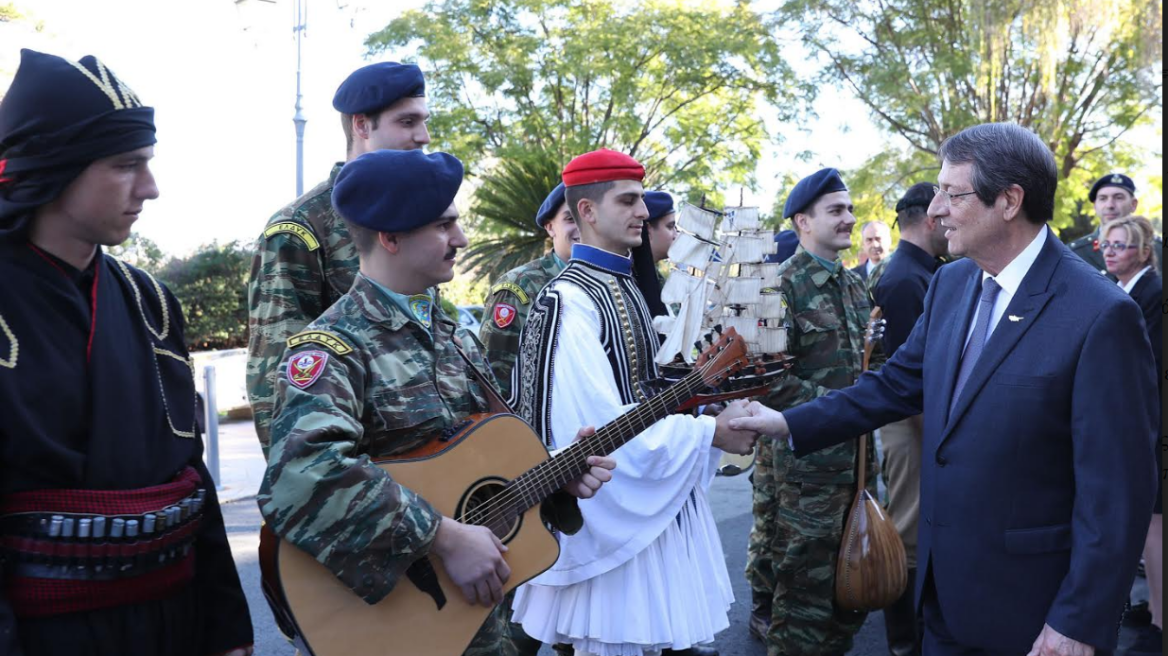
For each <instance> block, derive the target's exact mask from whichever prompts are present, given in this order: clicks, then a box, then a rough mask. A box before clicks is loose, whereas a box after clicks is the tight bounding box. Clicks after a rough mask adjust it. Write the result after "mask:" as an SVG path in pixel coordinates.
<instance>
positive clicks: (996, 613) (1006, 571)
mask: <svg viewBox="0 0 1168 656" xmlns="http://www.w3.org/2000/svg"><path fill="white" fill-rule="evenodd" d="M981 275H982V274H981V271H980V270H979V269H978V268H977V265H976V264H974V263H973V262H972V261H970V260H961V261H959V262H956V263H954V264H951V265H948V266H945V267H942V268H941V269H939V270H938V271H937V274H936V275H935V276H934V277H933V282H932V284H931V285H930V287H929V292H928V295H927V296H926V298H925V310H924V314H923V315H921V318H920V320H919V321H918V322H917V324H916V326H915V327H914V328H913V331H912V333H911V335H910V336H909V339H908V341H907V342H905V343H904V345H903V346H901V347H900V349H898V350H897V351H896V354H895V355H894V356H893V357H892V358H891V359H890V360H889V361H888V362H887V364H885V365H884V367H883V368H882V369H881V370H880V371H879V372H876V373H867V374H864V375H863V376H861V378H860V380H859V381H858V382H857V383H856V384H855V385H854V386H852V387H850V388H848V389H846V390H840V391H837V392H832V393H831V394H829V395H827V396H824V397H822V398H820V399H817V400H816V401H814V402H812V403H808V404H804V405H801V406H799V407H796V408H792V409H791V410H789V411H786V412H785V413H784V414H785V416H786V418H787V422H788V423H789V425H790V428H791V435H792V441H793V444H794V447H795V451H796V454H797V455H802V454H805V453H807V452H810V451H814V450H816V449H820V448H823V447H825V446H828V445H830V444H834V443H837V442H841V441H843V440H846V439H855V436H856V435H859V434H862V433H865V432H868V431H871V430H873V429H875V428H878V427H880V426H884V425H886V424H888V423H891V422H893V421H897V420H899V419H903V418H905V417H908V416H912V415H918V414H922V413H923V414H924V443H923V452H922V462H921V522H920V536H919V537H920V539H919V543H918V546H917V553H918V560H919V562H921V563H928V564H929V566H928V567H920V568H918V571H917V581H916V593H917V599H920V593H921V589H922V587H923V584H924V581H925V577H926V576H927V574H928V570H929V568H930V567H931V569H932V573H933V577H934V584H935V587H936V592H937V599H938V601H939V603H940V605H941V609H942V613H943V615H944V617H945V621H946V624H947V625H948V628H949V630H950V632H951V633H952V635H953V637H954V638H955V639H956V640H957V641H959V642H961V643H964V644H966V645H970V646H975V647H981V648H983V649H988V650H994V651H1005V652H1013V653H1018V654H1024V653H1026V652H1027V651H1029V649H1030V647H1031V645H1032V643H1033V641H1034V639H1035V638H1036V637H1038V634H1039V633H1040V632H1041V630H1042V626H1043V624H1044V623H1047V624H1050V625H1051V626H1052V627H1054V629H1055V630H1057V631H1059V632H1060V633H1062V634H1063V635H1066V636H1069V637H1071V638H1073V639H1075V640H1078V641H1081V642H1085V643H1088V644H1091V645H1094V646H1095V647H1097V648H1100V649H1114V648H1115V646H1116V636H1117V632H1118V626H1119V617H1120V612H1121V611H1122V608H1123V605H1124V601H1125V600H1126V599H1127V595H1128V590H1129V588H1130V587H1131V581H1132V578H1133V577H1134V575H1135V568H1136V564H1137V562H1138V561H1139V556H1140V552H1141V550H1142V547H1143V543H1144V536H1145V534H1146V533H1147V530H1148V529H1147V526H1148V521H1149V519H1150V517H1151V510H1152V499H1153V496H1152V495H1153V493H1154V492H1155V490H1156V481H1157V478H1158V476H1159V473H1158V472H1156V471H1154V469H1153V467H1154V464H1153V463H1154V462H1155V457H1154V450H1155V448H1156V441H1157V435H1158V432H1157V431H1158V428H1159V425H1158V424H1159V400H1158V399H1157V391H1156V380H1155V379H1156V377H1157V372H1156V370H1155V368H1154V365H1153V362H1152V350H1151V346H1150V345H1149V344H1148V337H1147V333H1146V331H1145V330H1144V325H1143V322H1142V321H1141V320H1140V310H1139V308H1138V307H1137V306H1136V304H1135V303H1134V302H1133V301H1132V300H1131V298H1129V297H1128V295H1127V294H1124V293H1123V290H1122V289H1120V288H1119V287H1118V286H1116V285H1115V283H1112V282H1110V281H1109V280H1107V279H1106V278H1104V277H1103V276H1100V275H1099V274H1098V273H1095V272H1094V271H1092V270H1091V268H1090V267H1089V266H1087V265H1086V264H1085V263H1083V261H1082V260H1081V259H1079V257H1077V256H1076V255H1075V254H1074V253H1072V252H1071V251H1070V250H1069V249H1067V248H1066V247H1065V246H1063V245H1062V244H1061V243H1060V242H1059V241H1058V240H1057V239H1056V238H1055V237H1054V235H1053V233H1048V236H1047V241H1046V243H1045V244H1044V246H1043V248H1042V251H1041V253H1040V254H1039V256H1038V259H1037V260H1036V261H1035V262H1034V264H1033V266H1032V267H1031V269H1030V271H1029V272H1028V273H1027V274H1026V277H1025V278H1024V279H1023V281H1022V284H1021V286H1020V287H1019V288H1018V292H1017V293H1016V294H1015V296H1014V298H1013V299H1012V300H1011V302H1010V305H1009V306H1008V307H1007V309H1006V312H1005V314H1004V315H1003V316H1002V319H1001V321H1000V322H999V323H998V325H997V327H996V328H995V329H994V332H993V333H992V334H991V336H990V338H989V340H988V341H987V342H986V346H985V350H984V351H983V352H982V355H981V358H980V359H979V361H978V363H977V365H976V366H975V367H974V370H973V373H972V374H971V375H970V378H969V380H968V382H967V383H966V387H965V389H964V391H963V393H962V395H961V399H960V400H959V402H958V403H957V406H956V407H955V408H954V412H953V415H952V416H950V414H949V399H950V397H951V396H952V393H953V387H954V385H955V383H956V378H957V370H958V364H959V354H960V353H961V351H962V345H963V342H964V339H965V336H966V333H967V330H968V327H969V324H970V319H971V317H972V315H973V310H974V307H975V303H976V300H977V297H978V293H979V291H980V286H981ZM1011 317H1014V318H1011ZM926 363H928V367H926V366H925V364H926Z"/></svg>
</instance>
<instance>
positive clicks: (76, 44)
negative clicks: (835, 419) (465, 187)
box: [0, 0, 888, 255]
mask: <svg viewBox="0 0 1168 656" xmlns="http://www.w3.org/2000/svg"><path fill="white" fill-rule="evenodd" d="M303 3H304V5H305V6H306V7H307V26H308V27H307V30H306V33H305V37H304V39H303V41H302V46H301V47H302V50H301V92H302V95H303V107H304V110H303V113H304V115H305V116H306V117H307V119H308V122H307V127H306V131H305V137H304V153H305V155H304V186H305V189H309V188H311V187H312V186H313V185H315V184H316V183H317V182H319V181H320V180H323V179H324V178H326V177H327V175H328V172H329V169H330V168H331V166H332V165H333V163H334V162H336V161H339V160H342V159H344V140H343V136H342V134H341V131H340V118H339V115H338V114H337V112H336V111H335V110H333V108H332V105H331V101H332V96H333V93H334V92H335V90H336V88H337V86H338V85H339V84H340V83H341V81H342V80H344V78H345V77H346V76H347V75H348V74H349V73H350V72H352V71H353V70H355V69H356V68H359V67H360V66H363V65H365V64H368V63H371V62H373V61H386V60H392V59H395V54H404V53H386V54H385V55H384V56H382V57H379V58H377V59H366V58H365V56H364V55H365V48H364V46H363V45H362V44H363V42H364V39H365V38H366V36H367V35H368V34H370V33H372V32H374V31H376V30H378V29H380V28H381V27H383V26H385V25H386V24H387V23H388V22H389V21H391V20H392V19H393V18H394V17H396V16H397V15H399V14H400V13H401V12H403V11H405V10H407V9H410V8H416V7H420V6H421V5H422V4H424V1H423V0H392V2H372V1H370V0H303ZM16 4H17V6H18V8H20V9H23V10H25V11H27V12H29V13H30V14H31V15H32V17H33V19H34V21H39V22H40V24H41V25H43V29H41V30H40V31H37V30H36V29H34V26H35V25H36V23H35V22H18V23H7V24H6V23H0V86H6V85H7V83H8V81H10V76H11V74H12V73H13V72H15V70H16V67H17V65H18V63H19V49H20V48H25V47H27V48H33V49H36V50H42V51H45V52H51V53H53V54H57V55H61V56H64V57H68V58H71V59H80V58H81V57H82V56H84V55H87V54H93V55H96V56H97V57H98V58H99V59H101V60H102V61H103V62H104V63H105V64H106V65H107V66H109V67H110V68H111V69H112V70H113V71H115V72H116V74H117V75H118V76H119V77H120V78H121V79H122V80H123V81H124V82H125V83H126V84H127V85H128V86H130V87H131V88H132V89H133V90H134V91H135V92H136V93H137V95H138V96H139V97H140V98H142V100H143V102H144V103H145V104H147V105H151V106H153V107H154V108H155V121H156V124H157V127H158V139H159V141H158V145H157V146H156V147H155V155H156V156H155V160H154V163H153V169H154V172H155V175H156V177H157V180H158V185H159V188H160V191H161V196H160V198H159V199H158V200H156V201H152V202H150V203H148V204H147V205H146V208H145V211H144V212H143V213H142V218H141V219H140V221H139V223H138V224H137V225H136V226H135V230H136V231H137V232H139V233H140V234H141V235H143V236H145V237H148V238H149V239H151V240H152V241H154V242H155V243H157V244H158V245H159V246H160V247H161V248H162V249H163V251H164V252H166V253H168V254H172V255H184V254H187V253H190V252H191V251H193V250H194V249H195V248H197V247H198V246H199V245H201V244H204V243H209V242H211V241H218V242H220V243H225V242H229V241H232V240H241V241H251V240H254V239H255V238H256V236H257V235H258V234H259V233H260V231H261V230H262V228H263V226H264V224H265V222H266V221H267V219H268V218H269V217H270V216H271V215H272V214H273V213H275V212H276V211H277V210H279V209H280V208H281V207H282V206H284V205H285V204H287V203H288V202H290V201H291V200H293V199H294V198H295V195H296V193H295V192H296V189H295V162H296V135H295V129H294V126H293V123H292V116H293V113H294V104H295V95H296V93H295V89H296V40H295V38H294V36H293V30H292V27H293V24H294V9H295V0H276V1H275V2H272V1H270V0H243V1H242V2H236V1H235V0H165V1H161V2H160V1H159V0H102V1H101V2H94V1H93V0H16ZM803 65H806V64H803ZM5 73H7V76H9V77H7V78H6V77H4V74H5ZM816 109H817V111H818V112H819V114H820V118H819V119H818V120H817V121H816V122H814V123H812V124H811V125H808V126H799V127H796V126H774V125H772V126H771V127H772V128H773V129H776V130H779V131H781V132H782V133H783V134H784V136H785V137H786V138H785V140H784V141H783V142H782V144H781V145H778V146H771V147H769V148H768V149H767V150H766V152H765V153H764V156H763V158H762V159H761V160H760V163H759V168H758V170H757V178H758V182H759V186H760V189H759V190H757V191H756V192H753V193H752V192H750V191H749V190H747V191H746V192H745V202H746V204H748V205H750V204H757V205H759V206H760V207H762V208H763V209H764V210H769V209H770V208H771V207H772V206H773V204H774V196H775V194H776V193H777V191H778V187H779V182H778V180H777V177H778V176H779V175H780V174H782V173H784V172H786V171H793V172H795V173H797V174H800V175H804V174H808V173H811V172H813V171H814V170H816V169H818V168H820V167H822V166H836V167H840V168H854V167H857V166H859V165H860V164H861V163H862V162H863V161H865V160H866V159H867V158H868V157H869V156H871V155H872V154H874V153H875V152H877V151H878V150H879V149H881V148H884V147H886V146H887V143H888V141H887V138H886V137H885V136H884V135H883V134H882V133H881V132H880V131H879V130H877V129H876V128H875V127H874V126H873V124H872V123H871V122H870V121H869V120H868V118H867V116H868V113H867V111H866V109H865V108H864V107H863V106H862V105H860V103H859V102H858V101H856V100H855V99H854V98H852V97H850V96H848V95H847V94H844V93H841V92H839V91H835V90H831V89H826V90H824V92H823V93H822V95H821V97H820V98H819V99H818V101H817V104H816ZM764 111H765V108H764ZM803 150H811V151H813V152H815V153H817V156H816V157H815V158H813V159H812V160H811V161H808V162H803V161H796V160H795V158H794V153H798V152H801V151H803ZM724 191H726V192H727V198H734V199H737V197H738V189H736V188H735V189H728V190H724ZM460 202H463V201H462V200H460ZM461 209H463V210H464V211H465V209H467V208H465V207H463V208H461Z"/></svg>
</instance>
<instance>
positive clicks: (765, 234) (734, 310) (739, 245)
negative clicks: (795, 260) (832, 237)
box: [654, 203, 791, 403]
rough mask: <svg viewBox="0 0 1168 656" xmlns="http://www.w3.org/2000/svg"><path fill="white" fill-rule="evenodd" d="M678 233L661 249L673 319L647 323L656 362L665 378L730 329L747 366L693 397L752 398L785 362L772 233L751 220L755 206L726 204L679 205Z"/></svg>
mask: <svg viewBox="0 0 1168 656" xmlns="http://www.w3.org/2000/svg"><path fill="white" fill-rule="evenodd" d="M677 227H678V236H677V240H676V241H675V242H674V243H673V246H672V247H671V248H670V249H669V260H670V262H671V263H672V265H673V270H672V271H670V275H669V278H668V280H667V281H666V283H665V287H664V289H662V291H661V300H662V301H663V302H664V303H665V304H666V305H668V306H671V307H675V308H677V312H676V314H675V315H674V316H670V317H658V318H657V319H656V320H655V321H654V325H655V326H656V328H657V330H658V331H659V332H661V333H662V334H663V335H665V340H664V342H663V343H662V345H661V348H660V349H659V350H658V352H657V364H658V365H659V367H660V369H661V372H662V375H663V376H664V377H665V378H666V379H667V380H672V379H679V378H681V377H683V376H684V375H686V374H687V373H689V371H690V369H691V367H692V365H693V362H694V358H695V357H696V356H697V354H698V353H700V352H701V351H702V349H703V348H704V346H703V342H706V343H710V342H712V341H714V340H716V339H717V335H718V334H719V333H721V332H722V331H723V330H725V329H728V328H734V330H735V331H736V332H737V333H738V334H739V335H740V336H741V337H742V339H743V341H745V342H746V347H747V352H748V353H749V355H750V356H751V361H752V366H750V367H747V368H745V369H743V371H742V372H741V373H739V374H738V375H736V376H734V377H733V378H731V379H730V380H729V381H728V382H727V383H725V384H724V385H722V387H721V393H719V394H717V395H714V396H707V397H704V398H702V399H701V401H702V402H705V403H709V402H711V401H713V400H728V399H734V398H746V397H750V396H755V395H759V394H762V393H764V392H765V390H766V389H767V388H768V387H769V386H770V385H771V383H773V382H774V380H775V379H776V378H777V377H778V376H781V375H782V374H783V373H784V372H785V371H786V370H787V369H788V368H789V367H790V363H791V358H790V357H789V356H787V355H786V354H785V351H786V350H787V327H786V326H787V317H786V305H785V303H784V301H783V298H782V295H781V294H779V291H778V289H777V288H768V287H767V286H766V283H767V281H770V282H772V283H773V282H774V281H775V280H776V279H777V274H778V269H779V263H777V262H767V261H766V260H767V256H768V255H770V254H773V253H774V250H775V240H774V232H773V231H771V230H768V229H766V228H764V227H763V226H762V225H761V223H760V222H759V213H758V208H757V207H741V206H739V207H728V208H726V209H725V210H724V211H722V212H715V211H713V210H709V209H706V208H704V207H698V206H694V205H690V204H688V203H682V204H681V207H680V210H679V211H678V215H677Z"/></svg>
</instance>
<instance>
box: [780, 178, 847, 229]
mask: <svg viewBox="0 0 1168 656" xmlns="http://www.w3.org/2000/svg"><path fill="white" fill-rule="evenodd" d="M847 190H848V186H847V185H845V184H844V179H843V178H841V177H840V173H839V171H837V170H835V169H820V170H818V171H816V172H815V173H812V174H811V175H809V176H807V177H806V178H803V179H802V180H800V181H799V183H798V184H796V185H795V188H794V189H792V190H791V195H789V196H787V204H786V205H784V206H783V218H784V219H789V218H791V217H793V216H795V215H796V214H798V213H799V212H802V211H803V210H805V209H807V208H808V207H810V206H811V204H812V203H814V202H815V201H816V200H818V199H819V197H820V196H824V195H826V194H830V193H832V192H836V191H847Z"/></svg>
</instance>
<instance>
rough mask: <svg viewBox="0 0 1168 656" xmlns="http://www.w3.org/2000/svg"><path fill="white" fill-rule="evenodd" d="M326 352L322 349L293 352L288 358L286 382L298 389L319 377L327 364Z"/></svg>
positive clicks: (305, 386) (303, 387)
mask: <svg viewBox="0 0 1168 656" xmlns="http://www.w3.org/2000/svg"><path fill="white" fill-rule="evenodd" d="M328 357H329V356H328V353H325V352H324V351H304V352H303V353H296V354H293V356H292V358H291V359H290V360H288V382H289V383H292V384H293V385H295V386H296V387H299V388H300V389H305V388H307V387H308V386H309V385H311V384H313V383H315V382H316V381H317V380H319V379H320V376H321V374H323V373H324V366H325V365H326V364H328Z"/></svg>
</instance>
